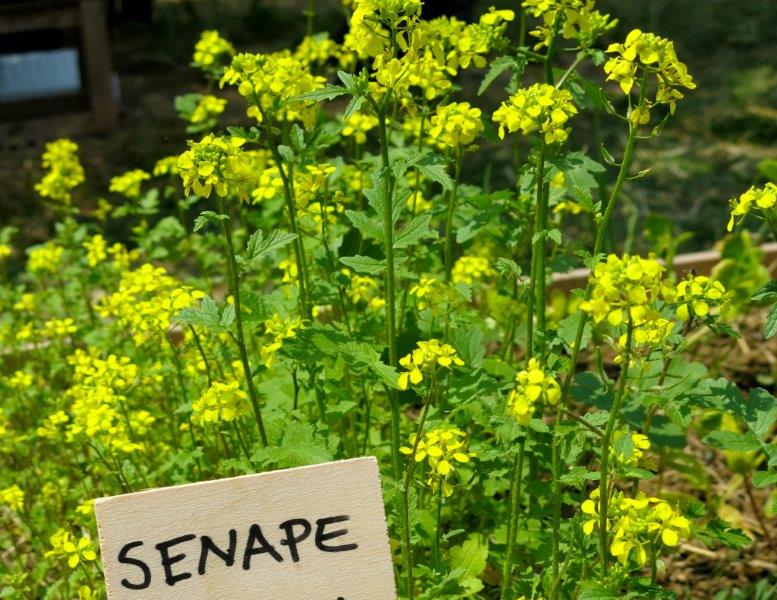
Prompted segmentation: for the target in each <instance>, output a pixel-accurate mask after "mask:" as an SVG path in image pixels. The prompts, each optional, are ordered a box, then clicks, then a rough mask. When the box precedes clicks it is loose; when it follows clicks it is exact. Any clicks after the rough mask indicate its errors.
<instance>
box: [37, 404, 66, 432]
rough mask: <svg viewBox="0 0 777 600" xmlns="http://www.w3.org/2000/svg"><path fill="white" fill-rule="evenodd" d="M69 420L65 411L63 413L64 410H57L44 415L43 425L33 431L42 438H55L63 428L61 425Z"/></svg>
mask: <svg viewBox="0 0 777 600" xmlns="http://www.w3.org/2000/svg"><path fill="white" fill-rule="evenodd" d="M69 420H70V417H68V416H67V413H65V411H64V410H58V411H57V412H55V413H52V414H50V415H49V416H48V417H46V420H45V421H43V425H41V426H40V427H38V429H36V430H35V433H36V434H38V435H39V436H40V437H43V438H48V439H54V438H57V437H59V435H60V434H61V433H62V432H63V430H64V428H63V427H62V426H63V425H65V424H66V423H67V422H68V421H69Z"/></svg>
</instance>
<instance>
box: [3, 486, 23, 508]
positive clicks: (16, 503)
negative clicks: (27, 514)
mask: <svg viewBox="0 0 777 600" xmlns="http://www.w3.org/2000/svg"><path fill="white" fill-rule="evenodd" d="M3 504H4V505H5V506H7V507H8V508H9V509H10V510H11V511H13V512H19V511H21V510H22V509H23V508H24V491H23V490H22V488H20V487H19V486H18V485H16V484H14V485H12V486H11V487H7V488H5V489H4V490H0V505H3Z"/></svg>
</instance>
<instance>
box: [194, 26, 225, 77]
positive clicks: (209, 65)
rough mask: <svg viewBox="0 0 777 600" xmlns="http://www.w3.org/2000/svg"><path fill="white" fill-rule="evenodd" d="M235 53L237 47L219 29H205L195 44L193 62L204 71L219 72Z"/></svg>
mask: <svg viewBox="0 0 777 600" xmlns="http://www.w3.org/2000/svg"><path fill="white" fill-rule="evenodd" d="M234 54H235V49H234V48H233V47H232V44H230V43H229V42H228V41H227V40H225V39H224V38H223V37H221V36H220V35H219V32H218V31H212V30H210V31H203V32H202V35H200V39H199V41H198V42H197V44H195V46H194V57H193V60H192V64H193V65H194V66H195V67H198V68H199V69H202V70H203V71H206V72H209V73H217V72H218V71H220V70H221V69H222V68H223V66H224V63H225V62H227V60H228V59H229V58H230V57H232V56H233V55H234Z"/></svg>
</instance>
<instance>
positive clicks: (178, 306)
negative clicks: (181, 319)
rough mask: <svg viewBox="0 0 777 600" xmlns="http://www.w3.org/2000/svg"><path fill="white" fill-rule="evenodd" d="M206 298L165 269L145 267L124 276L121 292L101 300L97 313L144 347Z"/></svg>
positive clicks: (121, 281) (129, 271)
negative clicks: (109, 319) (147, 341)
mask: <svg viewBox="0 0 777 600" xmlns="http://www.w3.org/2000/svg"><path fill="white" fill-rule="evenodd" d="M204 295H205V294H204V293H202V292H200V291H196V290H193V289H192V288H191V287H189V286H182V285H179V282H178V281H176V279H175V278H173V277H171V276H170V275H168V274H167V272H166V271H165V269H164V268H162V267H154V266H153V265H150V264H144V265H141V266H140V267H138V268H137V269H134V270H128V271H125V272H124V273H122V276H121V279H120V280H119V288H118V290H117V291H116V292H114V293H113V294H110V295H108V296H106V297H105V298H102V299H101V300H100V302H99V303H98V304H97V311H98V313H99V314H100V316H102V317H106V318H108V317H112V318H114V319H116V321H117V323H118V324H119V325H120V326H121V327H122V328H124V329H125V330H127V331H129V332H130V333H131V334H132V339H133V341H134V342H135V343H136V344H142V343H143V342H145V341H146V340H148V339H149V338H150V337H151V336H154V335H158V334H164V333H166V332H167V329H168V328H169V326H170V320H171V319H172V318H173V317H174V316H175V315H176V314H178V313H179V312H180V311H181V310H183V309H184V308H186V307H189V306H191V305H192V304H194V303H195V302H196V301H197V300H199V299H200V298H202V297H203V296H204Z"/></svg>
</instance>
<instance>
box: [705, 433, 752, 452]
mask: <svg viewBox="0 0 777 600" xmlns="http://www.w3.org/2000/svg"><path fill="white" fill-rule="evenodd" d="M702 441H703V442H704V443H705V444H707V445H708V446H713V447H714V448H720V449H721V450H734V451H736V452H753V451H757V450H760V448H761V444H760V442H759V441H758V439H756V437H755V436H754V435H753V434H751V433H737V432H735V431H713V432H712V433H710V434H708V435H707V436H706V437H705V438H704V439H703V440H702Z"/></svg>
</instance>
